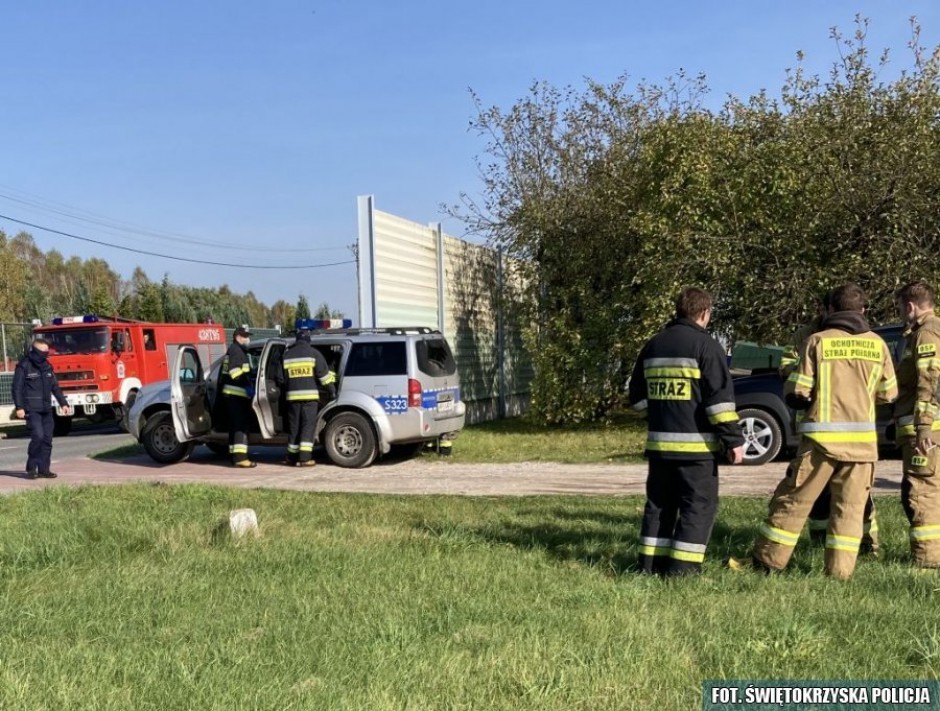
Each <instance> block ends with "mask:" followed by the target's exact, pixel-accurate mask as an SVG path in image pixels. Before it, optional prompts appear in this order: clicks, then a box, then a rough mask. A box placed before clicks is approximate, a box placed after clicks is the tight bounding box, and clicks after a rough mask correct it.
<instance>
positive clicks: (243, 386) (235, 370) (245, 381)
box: [221, 343, 251, 398]
mask: <svg viewBox="0 0 940 711" xmlns="http://www.w3.org/2000/svg"><path fill="white" fill-rule="evenodd" d="M221 372H222V394H223V395H229V396H231V397H244V398H247V397H249V395H248V387H249V386H250V385H251V380H250V378H249V373H250V372H251V363H250V362H249V361H248V351H246V350H245V347H244V346H243V345H241V344H240V343H232V345H230V346H229V348H228V351H226V353H225V357H224V358H223V359H222V371H221Z"/></svg>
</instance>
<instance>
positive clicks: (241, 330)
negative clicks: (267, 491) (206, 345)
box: [221, 326, 257, 468]
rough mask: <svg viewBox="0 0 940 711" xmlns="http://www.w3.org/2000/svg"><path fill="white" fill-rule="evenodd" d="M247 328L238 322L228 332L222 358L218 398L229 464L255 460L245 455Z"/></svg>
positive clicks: (248, 366)
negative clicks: (221, 404) (225, 421)
mask: <svg viewBox="0 0 940 711" xmlns="http://www.w3.org/2000/svg"><path fill="white" fill-rule="evenodd" d="M250 338H251V332H250V331H249V330H248V328H247V326H239V327H238V328H236V329H235V334H234V335H233V336H232V345H231V346H229V349H228V351H227V352H226V353H225V357H224V358H223V359H222V370H221V373H222V382H221V385H222V400H223V402H224V403H225V409H226V412H227V413H228V451H229V454H230V455H231V457H232V464H233V465H235V466H236V467H242V468H250V467H255V466H257V464H256V463H255V462H253V461H251V460H250V459H248V430H249V428H250V427H251V417H252V413H251V398H252V397H253V396H254V384H253V383H252V382H251V378H250V372H251V364H250V363H249V361H248V350H247V347H248V341H249V339H250Z"/></svg>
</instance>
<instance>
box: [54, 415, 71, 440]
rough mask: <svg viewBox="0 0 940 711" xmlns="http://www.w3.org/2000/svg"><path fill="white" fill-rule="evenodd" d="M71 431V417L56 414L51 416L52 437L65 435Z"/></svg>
mask: <svg viewBox="0 0 940 711" xmlns="http://www.w3.org/2000/svg"><path fill="white" fill-rule="evenodd" d="M71 431H72V418H71V417H59V416H58V415H54V416H53V421H52V435H53V436H54V437H65V435H67V434H68V433H69V432H71Z"/></svg>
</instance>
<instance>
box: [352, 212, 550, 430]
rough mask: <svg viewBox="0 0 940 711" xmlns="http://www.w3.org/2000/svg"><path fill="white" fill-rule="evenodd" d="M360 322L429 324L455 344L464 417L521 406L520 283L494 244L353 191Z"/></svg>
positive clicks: (524, 376) (524, 393)
mask: <svg viewBox="0 0 940 711" xmlns="http://www.w3.org/2000/svg"><path fill="white" fill-rule="evenodd" d="M358 248H359V253H358V254H359V323H360V325H361V326H365V327H382V326H429V327H431V328H437V329H440V330H441V331H442V332H443V333H444V335H445V336H446V337H447V339H448V341H449V342H450V344H451V346H452V347H453V349H454V352H455V356H456V359H457V368H458V372H459V373H460V386H461V390H462V393H461V396H462V398H463V400H464V401H465V402H466V403H467V408H468V410H467V416H468V421H470V422H480V421H484V420H492V419H496V418H499V417H506V416H511V415H517V414H520V413H522V412H523V411H524V410H525V408H526V407H527V406H528V400H529V390H530V383H531V381H532V379H533V376H534V371H533V369H532V361H531V358H530V357H529V355H528V353H527V351H526V349H525V347H524V344H523V340H522V331H523V326H524V323H523V322H522V319H521V317H520V315H519V314H520V313H521V311H520V309H519V308H517V304H518V299H519V296H520V294H521V292H522V290H523V289H524V285H523V284H521V283H520V282H519V280H518V279H515V278H514V277H513V275H512V270H511V269H509V268H507V267H509V266H511V265H508V264H507V263H506V261H505V260H504V259H503V256H502V255H501V254H500V253H499V252H497V251H496V250H494V249H490V248H488V247H484V246H481V245H475V244H471V243H469V242H467V241H465V240H461V239H458V238H456V237H451V236H449V235H446V234H444V233H443V232H442V230H441V225H440V223H433V224H430V225H422V224H419V223H416V222H411V221H410V220H406V219H404V218H401V217H398V216H396V215H391V214H389V213H386V212H381V211H379V210H376V209H375V205H374V200H373V198H372V197H371V196H363V197H360V198H359V244H358Z"/></svg>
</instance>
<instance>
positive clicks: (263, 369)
mask: <svg viewBox="0 0 940 711" xmlns="http://www.w3.org/2000/svg"><path fill="white" fill-rule="evenodd" d="M285 348H287V341H284V340H282V339H280V338H270V339H268V341H267V342H266V343H265V344H264V350H262V351H261V358H260V360H259V361H258V380H257V383H256V387H255V396H254V398H253V399H252V401H251V406H252V408H254V411H255V414H256V415H257V416H258V429H259V430H261V436H262V437H265V438H266V439H271V438H272V437H275V436H277V435H278V434H280V433H282V432H286V431H287V425H286V421H285V420H284V419H283V418H284V417H285V416H286V414H287V413H282V412H281V411H280V406H281V391H282V390H283V388H284V386H283V383H281V382H280V379H281V364H282V363H283V362H284V350H285Z"/></svg>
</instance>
